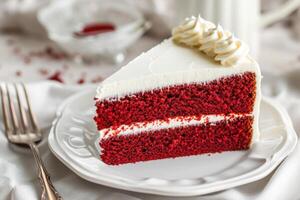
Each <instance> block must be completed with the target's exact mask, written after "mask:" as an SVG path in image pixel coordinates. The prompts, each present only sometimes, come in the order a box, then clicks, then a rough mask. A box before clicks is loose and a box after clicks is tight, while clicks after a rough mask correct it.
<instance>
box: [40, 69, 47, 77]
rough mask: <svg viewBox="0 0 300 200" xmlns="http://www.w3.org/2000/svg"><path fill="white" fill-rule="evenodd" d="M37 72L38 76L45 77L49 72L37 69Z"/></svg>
mask: <svg viewBox="0 0 300 200" xmlns="http://www.w3.org/2000/svg"><path fill="white" fill-rule="evenodd" d="M38 72H39V73H40V75H42V76H47V75H48V74H49V71H48V70H47V69H44V68H42V69H39V70H38Z"/></svg>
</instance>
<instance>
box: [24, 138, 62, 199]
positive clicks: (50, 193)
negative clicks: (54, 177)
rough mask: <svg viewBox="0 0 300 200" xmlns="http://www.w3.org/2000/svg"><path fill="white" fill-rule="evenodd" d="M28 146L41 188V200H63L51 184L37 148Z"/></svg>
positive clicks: (32, 144) (33, 145) (32, 145)
mask: <svg viewBox="0 0 300 200" xmlns="http://www.w3.org/2000/svg"><path fill="white" fill-rule="evenodd" d="M29 146H30V149H31V150H32V153H33V156H34V159H35V162H36V166H37V168H38V173H39V179H40V183H41V187H42V195H41V200H62V199H63V198H62V197H61V196H60V195H59V193H58V192H57V190H56V189H55V187H54V185H53V184H52V182H51V179H50V175H49V174H48V172H47V170H46V168H45V165H44V163H43V161H42V159H41V156H40V153H39V150H38V148H37V146H36V145H35V144H34V143H31V144H29Z"/></svg>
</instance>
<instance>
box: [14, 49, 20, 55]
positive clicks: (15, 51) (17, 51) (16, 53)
mask: <svg viewBox="0 0 300 200" xmlns="http://www.w3.org/2000/svg"><path fill="white" fill-rule="evenodd" d="M12 52H13V53H14V54H15V55H19V54H20V53H21V49H20V48H19V47H14V48H13V49H12Z"/></svg>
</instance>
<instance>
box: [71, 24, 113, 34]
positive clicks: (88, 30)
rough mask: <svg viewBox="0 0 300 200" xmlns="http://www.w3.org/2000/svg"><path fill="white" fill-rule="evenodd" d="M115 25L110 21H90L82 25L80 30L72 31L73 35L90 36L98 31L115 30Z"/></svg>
mask: <svg viewBox="0 0 300 200" xmlns="http://www.w3.org/2000/svg"><path fill="white" fill-rule="evenodd" d="M115 29H116V27H115V26H114V25H113V24H111V23H91V24H87V25H86V26H84V27H83V28H82V29H81V30H80V31H77V32H74V36H77V37H82V36H91V35H98V34H100V33H106V32H112V31H115Z"/></svg>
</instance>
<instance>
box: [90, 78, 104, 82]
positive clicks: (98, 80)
mask: <svg viewBox="0 0 300 200" xmlns="http://www.w3.org/2000/svg"><path fill="white" fill-rule="evenodd" d="M101 81H103V77H101V76H97V77H96V78H94V79H92V80H91V82H92V83H100V82H101Z"/></svg>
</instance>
